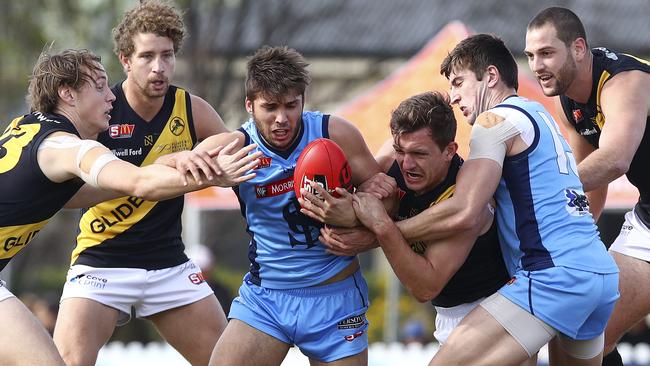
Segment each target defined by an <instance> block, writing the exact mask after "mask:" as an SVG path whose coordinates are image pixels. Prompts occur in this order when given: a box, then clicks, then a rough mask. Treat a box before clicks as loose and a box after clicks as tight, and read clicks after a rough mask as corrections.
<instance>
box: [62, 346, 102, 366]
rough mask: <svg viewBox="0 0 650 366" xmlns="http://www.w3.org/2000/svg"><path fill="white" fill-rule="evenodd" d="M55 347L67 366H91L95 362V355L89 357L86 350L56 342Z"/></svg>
mask: <svg viewBox="0 0 650 366" xmlns="http://www.w3.org/2000/svg"><path fill="white" fill-rule="evenodd" d="M57 348H58V349H59V353H60V354H61V358H63V361H64V362H65V364H66V365H67V366H91V365H94V364H95V359H96V358H97V355H96V354H95V355H94V357H90V356H89V355H88V351H87V350H81V349H76V348H75V347H74V346H73V345H66V344H64V345H59V344H57Z"/></svg>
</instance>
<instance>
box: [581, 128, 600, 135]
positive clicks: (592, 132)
mask: <svg viewBox="0 0 650 366" xmlns="http://www.w3.org/2000/svg"><path fill="white" fill-rule="evenodd" d="M597 133H598V130H596V127H592V128H583V129H582V130H580V134H581V135H582V136H589V135H595V134H597Z"/></svg>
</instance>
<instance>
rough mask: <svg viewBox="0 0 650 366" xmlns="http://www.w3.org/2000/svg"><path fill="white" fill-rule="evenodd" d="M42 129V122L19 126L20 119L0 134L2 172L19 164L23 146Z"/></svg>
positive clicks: (0, 167) (0, 165)
mask: <svg viewBox="0 0 650 366" xmlns="http://www.w3.org/2000/svg"><path fill="white" fill-rule="evenodd" d="M40 129H41V125H40V124H28V125H22V126H18V119H16V120H14V121H13V122H12V123H11V125H9V126H8V127H7V129H6V130H5V132H4V133H3V134H2V136H0V173H6V172H8V171H9V170H11V169H13V168H14V167H15V166H16V164H18V160H19V159H20V155H21V154H22V152H23V147H25V146H27V144H29V142H30V141H32V139H33V138H34V136H35V135H36V134H37V133H38V131H39V130H40Z"/></svg>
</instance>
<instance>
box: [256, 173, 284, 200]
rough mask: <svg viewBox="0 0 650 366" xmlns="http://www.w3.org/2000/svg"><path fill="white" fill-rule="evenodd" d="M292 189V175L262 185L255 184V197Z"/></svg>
mask: <svg viewBox="0 0 650 366" xmlns="http://www.w3.org/2000/svg"><path fill="white" fill-rule="evenodd" d="M292 191H293V177H287V178H284V179H281V180H278V181H275V182H271V183H269V184H266V185H263V186H255V195H256V196H257V198H265V197H273V196H278V195H281V194H284V193H287V192H292Z"/></svg>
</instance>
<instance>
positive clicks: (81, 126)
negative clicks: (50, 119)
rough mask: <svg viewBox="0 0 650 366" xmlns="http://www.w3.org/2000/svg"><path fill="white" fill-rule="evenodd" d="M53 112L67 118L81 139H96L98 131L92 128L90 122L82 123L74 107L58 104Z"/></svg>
mask: <svg viewBox="0 0 650 366" xmlns="http://www.w3.org/2000/svg"><path fill="white" fill-rule="evenodd" d="M54 113H55V114H58V115H60V116H63V117H65V118H67V119H68V121H70V123H72V125H73V126H74V128H75V129H76V130H77V132H79V136H81V138H82V139H91V140H96V139H97V135H98V134H99V132H100V131H96V130H94V129H92V125H91V124H87V123H84V121H82V119H81V117H80V116H79V114H78V113H77V112H76V111H75V110H74V109H72V108H67V107H65V106H61V105H59V106H58V107H57V108H56V109H55V110H54Z"/></svg>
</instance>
